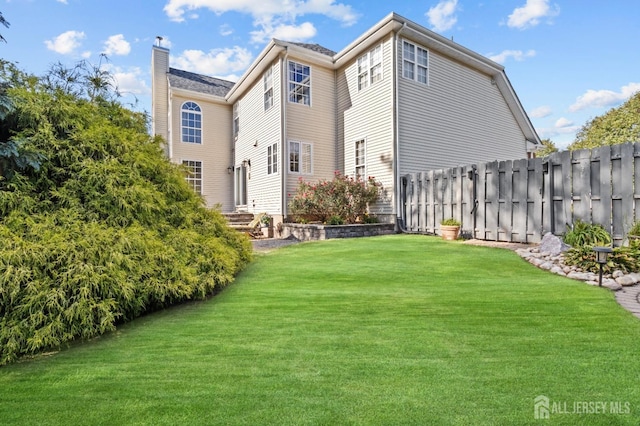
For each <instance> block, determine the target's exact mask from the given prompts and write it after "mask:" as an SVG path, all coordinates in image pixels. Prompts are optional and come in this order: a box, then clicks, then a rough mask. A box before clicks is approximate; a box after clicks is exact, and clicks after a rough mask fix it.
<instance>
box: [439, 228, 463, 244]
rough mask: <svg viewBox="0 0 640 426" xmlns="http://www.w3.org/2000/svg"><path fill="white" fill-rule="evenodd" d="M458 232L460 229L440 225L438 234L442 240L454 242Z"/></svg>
mask: <svg viewBox="0 0 640 426" xmlns="http://www.w3.org/2000/svg"><path fill="white" fill-rule="evenodd" d="M458 232H460V227H459V226H456V225H440V234H441V235H442V239H443V240H449V241H452V240H455V239H456V238H458Z"/></svg>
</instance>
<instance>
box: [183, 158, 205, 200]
mask: <svg viewBox="0 0 640 426" xmlns="http://www.w3.org/2000/svg"><path fill="white" fill-rule="evenodd" d="M182 165H183V166H185V167H186V169H187V176H186V180H187V183H188V184H189V186H190V187H191V188H192V189H193V190H194V191H195V192H196V194H202V161H193V160H183V161H182Z"/></svg>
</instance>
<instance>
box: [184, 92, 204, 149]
mask: <svg viewBox="0 0 640 426" xmlns="http://www.w3.org/2000/svg"><path fill="white" fill-rule="evenodd" d="M181 112H182V114H181V116H182V132H181V133H182V142H187V143H202V111H201V110H200V106H199V105H198V104H197V103H195V102H185V103H184V104H182V109H181Z"/></svg>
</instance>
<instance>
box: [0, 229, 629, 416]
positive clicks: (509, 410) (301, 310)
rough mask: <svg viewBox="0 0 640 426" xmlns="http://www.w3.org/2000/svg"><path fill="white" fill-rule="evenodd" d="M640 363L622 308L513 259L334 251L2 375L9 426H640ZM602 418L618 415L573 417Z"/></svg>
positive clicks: (270, 264) (261, 264)
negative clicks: (537, 404) (616, 406)
mask: <svg viewBox="0 0 640 426" xmlns="http://www.w3.org/2000/svg"><path fill="white" fill-rule="evenodd" d="M639 360H640V320H638V319H637V318H635V317H633V316H632V315H631V314H630V313H628V312H626V311H625V310H623V309H622V308H621V307H620V306H619V305H618V304H617V303H616V302H615V300H614V297H613V294H612V293H611V292H609V291H608V290H604V289H600V288H597V287H590V286H587V285H585V284H583V283H580V282H576V281H572V280H569V279H564V278H561V277H558V276H555V275H552V274H550V273H547V272H544V271H541V270H538V269H536V268H534V267H532V266H530V265H529V264H527V263H526V262H524V261H523V260H522V259H520V258H519V257H518V256H517V255H516V254H515V253H513V252H510V251H507V250H502V249H493V248H486V247H474V246H469V245H465V244H461V243H459V242H443V241H441V240H439V239H436V238H433V237H425V236H410V235H401V236H398V235H394V236H387V237H376V238H363V239H351V240H330V241H326V242H318V243H304V244H299V245H295V246H290V247H286V248H282V249H279V250H276V251H273V252H270V253H268V254H262V255H258V256H257V260H256V261H255V262H254V263H252V264H251V265H250V266H249V268H247V269H246V270H245V271H244V272H243V273H242V274H241V275H240V276H239V277H238V279H237V281H236V282H235V283H234V284H233V285H232V286H230V287H229V288H227V289H225V290H224V291H223V292H222V293H221V294H219V295H217V296H215V297H213V298H211V299H210V300H207V301H204V302H196V303H189V304H186V305H183V306H179V307H175V308H172V309H167V310H165V311H162V312H157V313H155V314H152V315H148V316H146V317H144V318H140V319H138V320H136V321H134V322H133V323H130V324H127V325H125V326H122V327H120V328H119V329H118V331H117V332H114V333H112V334H109V335H107V336H104V337H102V338H100V339H95V340H93V341H90V342H86V343H80V344H76V345H73V346H72V347H71V348H68V349H65V350H62V351H60V352H58V353H55V354H51V355H49V356H42V357H38V358H36V359H32V360H26V361H23V362H20V363H18V364H14V365H9V366H5V367H2V368H0V424H34V425H35V424H37V425H46V424H90V425H99V424H109V425H111V424H153V425H161V424H167V425H178V424H180V425H182V424H185V425H186V424H230V425H231V424H246V425H261V424H274V425H287V424H291V425H293V424H295V425H298V424H322V425H334V424H335V425H347V424H354V425H356V424H357V425H376V424H386V425H399V424H433V425H485V424H495V425H512V424H539V422H540V421H538V420H535V418H534V398H535V397H537V396H538V395H545V396H547V397H548V398H549V399H550V400H551V401H552V403H553V402H556V403H557V404H556V405H555V407H556V408H558V407H560V408H564V407H566V410H565V411H570V412H564V413H559V412H557V410H556V412H552V413H551V419H550V420H551V422H548V421H547V423H549V424H601V425H612V424H638V423H639V422H640V368H638V366H639V364H640V362H639ZM596 401H597V402H607V403H608V405H607V409H606V412H605V413H573V412H571V411H572V410H573V409H574V403H576V402H577V403H581V402H596ZM612 402H616V403H620V404H621V406H622V408H623V409H624V408H625V407H629V409H630V412H629V413H626V414H615V413H611V412H610V411H611V405H610V404H611V403H612ZM562 403H564V404H565V405H564V406H562V405H560V404H562ZM551 408H552V409H553V407H551Z"/></svg>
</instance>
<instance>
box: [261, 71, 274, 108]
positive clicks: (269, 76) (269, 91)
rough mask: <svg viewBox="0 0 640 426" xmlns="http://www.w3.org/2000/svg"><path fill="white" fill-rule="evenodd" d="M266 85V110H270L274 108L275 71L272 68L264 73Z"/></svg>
mask: <svg viewBox="0 0 640 426" xmlns="http://www.w3.org/2000/svg"><path fill="white" fill-rule="evenodd" d="M262 82H263V85H264V110H265V111H266V110H268V109H269V108H271V107H272V106H273V70H272V68H271V67H269V69H268V70H267V71H266V72H265V73H264V76H263V77H262Z"/></svg>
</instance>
